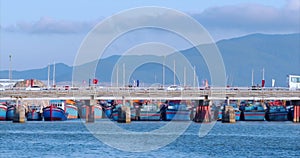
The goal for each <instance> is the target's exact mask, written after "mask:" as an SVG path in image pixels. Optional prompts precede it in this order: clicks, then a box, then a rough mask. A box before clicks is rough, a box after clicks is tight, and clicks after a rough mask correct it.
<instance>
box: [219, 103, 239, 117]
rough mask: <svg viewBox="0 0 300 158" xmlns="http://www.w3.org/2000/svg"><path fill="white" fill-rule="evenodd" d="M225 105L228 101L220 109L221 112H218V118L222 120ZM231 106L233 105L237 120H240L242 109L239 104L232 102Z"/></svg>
mask: <svg viewBox="0 0 300 158" xmlns="http://www.w3.org/2000/svg"><path fill="white" fill-rule="evenodd" d="M224 106H227V104H226V103H224V104H223V105H222V106H221V107H220V109H219V113H218V120H222V111H223V109H224ZM229 106H232V107H233V109H234V112H235V120H236V121H239V120H240V117H241V111H240V110H239V108H238V105H237V104H236V103H231V104H230V105H229Z"/></svg>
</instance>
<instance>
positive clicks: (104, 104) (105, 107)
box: [99, 100, 115, 118]
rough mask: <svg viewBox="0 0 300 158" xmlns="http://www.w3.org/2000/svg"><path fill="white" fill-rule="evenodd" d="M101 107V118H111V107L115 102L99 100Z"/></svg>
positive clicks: (112, 107)
mask: <svg viewBox="0 0 300 158" xmlns="http://www.w3.org/2000/svg"><path fill="white" fill-rule="evenodd" d="M99 104H100V106H101V108H102V111H103V113H104V115H103V118H105V117H106V118H112V112H113V109H114V107H115V102H114V100H107V101H105V100H101V101H100V102H99Z"/></svg>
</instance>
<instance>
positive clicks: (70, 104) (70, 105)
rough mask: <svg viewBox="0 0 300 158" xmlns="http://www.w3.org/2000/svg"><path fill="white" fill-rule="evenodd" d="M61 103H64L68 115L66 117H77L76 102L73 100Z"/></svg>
mask: <svg viewBox="0 0 300 158" xmlns="http://www.w3.org/2000/svg"><path fill="white" fill-rule="evenodd" d="M62 104H65V108H66V111H65V112H66V114H67V115H68V119H77V118H78V108H77V106H76V105H75V104H76V102H75V101H73V100H66V101H65V102H64V101H62Z"/></svg>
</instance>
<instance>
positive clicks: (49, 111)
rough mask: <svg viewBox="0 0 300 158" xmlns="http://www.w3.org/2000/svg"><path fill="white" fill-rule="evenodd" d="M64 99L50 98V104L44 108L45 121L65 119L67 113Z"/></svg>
mask: <svg viewBox="0 0 300 158" xmlns="http://www.w3.org/2000/svg"><path fill="white" fill-rule="evenodd" d="M64 109H65V107H64V104H63V102H62V100H50V105H49V106H47V107H45V108H44V109H43V116H44V120H45V121H65V120H67V114H66V113H65V110H64Z"/></svg>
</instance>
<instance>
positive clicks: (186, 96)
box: [0, 87, 300, 100]
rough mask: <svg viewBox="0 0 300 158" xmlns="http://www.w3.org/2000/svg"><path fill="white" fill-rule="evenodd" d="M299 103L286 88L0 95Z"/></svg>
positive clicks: (3, 95) (299, 95)
mask: <svg viewBox="0 0 300 158" xmlns="http://www.w3.org/2000/svg"><path fill="white" fill-rule="evenodd" d="M205 96H208V99H209V100H224V99H226V97H228V98H230V99H231V100H300V90H295V91H291V90H288V89H285V88H262V89H252V88H247V87H237V88H225V87H214V88H210V89H199V88H189V89H184V90H182V91H167V90H164V89H157V88H143V87H135V88H129V87H101V88H94V87H90V88H79V89H75V90H64V89H63V90H61V89H60V90H58V89H56V90H39V91H27V90H24V89H11V90H5V91H0V99H1V100H14V99H16V98H22V99H23V100H52V99H61V100H67V99H73V100H89V99H91V98H93V99H96V100H122V99H126V100H203V99H204V97H205Z"/></svg>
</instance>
